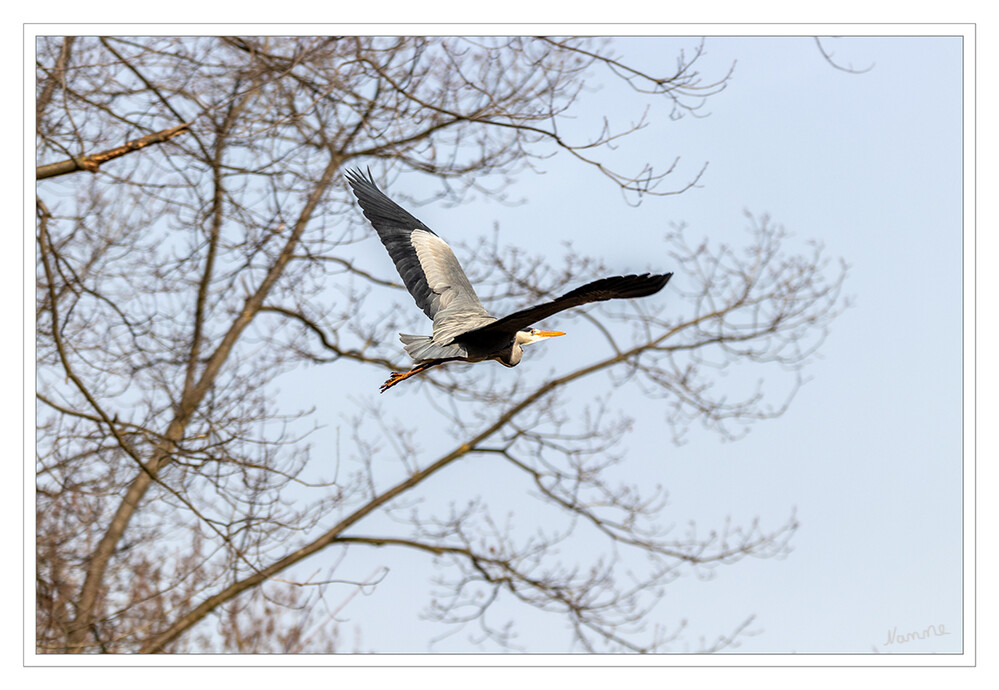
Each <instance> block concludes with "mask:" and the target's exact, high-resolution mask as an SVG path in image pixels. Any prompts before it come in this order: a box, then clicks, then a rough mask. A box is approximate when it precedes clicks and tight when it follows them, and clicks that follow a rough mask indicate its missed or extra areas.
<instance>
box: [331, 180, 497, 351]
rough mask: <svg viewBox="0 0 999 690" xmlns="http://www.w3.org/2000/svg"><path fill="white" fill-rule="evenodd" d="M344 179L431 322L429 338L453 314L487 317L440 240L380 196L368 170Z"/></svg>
mask: <svg viewBox="0 0 999 690" xmlns="http://www.w3.org/2000/svg"><path fill="white" fill-rule="evenodd" d="M346 177H347V181H348V182H350V186H351V188H352V189H353V191H354V196H356V197H357V201H358V203H359V204H360V205H361V209H362V210H363V211H364V215H365V217H367V219H368V220H369V221H371V225H372V226H374V228H375V230H376V231H377V232H378V237H379V238H380V239H381V241H382V244H384V245H385V248H386V249H387V250H388V253H389V256H391V257H392V260H393V261H394V262H395V267H396V270H398V271H399V275H400V276H401V277H402V281H403V283H405V285H406V289H407V290H409V292H410V294H411V295H413V299H415V300H416V304H417V305H418V306H419V307H420V309H422V310H423V312H424V313H425V314H426V315H427V316H428V317H430V318H431V319H433V320H434V335H435V340H436V339H437V338H436V336H437V330H438V328H440V327H444V328H447V327H448V325H449V323H448V322H449V320H450V319H451V318H453V316H455V315H457V314H458V313H462V314H464V313H470V314H475V315H479V316H488V312H486V310H485V308H484V307H483V306H482V303H481V302H480V301H479V298H478V296H477V295H476V294H475V290H474V289H473V288H472V285H471V283H469V282H468V277H467V276H466V275H465V272H464V271H463V270H462V268H461V264H459V263H458V259H457V258H456V257H455V255H454V252H452V251H451V248H450V247H449V246H448V245H447V243H446V242H445V241H444V240H442V239H441V238H440V237H438V236H437V235H436V234H435V233H434V231H433V230H431V229H430V228H428V227H427V226H426V225H424V224H423V223H422V222H420V221H419V220H417V219H416V218H415V217H413V216H412V215H410V214H409V212H407V211H406V210H405V209H403V208H402V207H401V206H399V205H398V204H397V203H395V202H394V201H392V200H391V199H389V198H388V197H387V196H385V194H384V193H383V192H382V190H380V189H379V188H378V186H377V185H376V184H375V181H374V179H373V178H372V177H371V172H370V171H369V172H368V176H367V177H365V176H364V175H363V174H361V173H360V172H359V171H356V170H348V171H347V173H346ZM451 325H452V330H453V324H451Z"/></svg>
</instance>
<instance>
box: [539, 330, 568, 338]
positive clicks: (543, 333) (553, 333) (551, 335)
mask: <svg viewBox="0 0 999 690" xmlns="http://www.w3.org/2000/svg"><path fill="white" fill-rule="evenodd" d="M537 335H540V336H541V337H542V338H554V337H555V336H557V335H565V333H563V332H562V331H538V332H537Z"/></svg>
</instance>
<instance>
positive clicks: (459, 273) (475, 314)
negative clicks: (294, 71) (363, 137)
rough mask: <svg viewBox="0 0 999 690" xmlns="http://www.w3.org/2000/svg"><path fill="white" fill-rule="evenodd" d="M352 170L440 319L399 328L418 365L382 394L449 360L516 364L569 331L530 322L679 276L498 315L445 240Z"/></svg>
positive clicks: (370, 215)
mask: <svg viewBox="0 0 999 690" xmlns="http://www.w3.org/2000/svg"><path fill="white" fill-rule="evenodd" d="M346 177H347V181H348V182H350V186H351V188H352V189H353V191H354V196H356V197H357V201H358V203H359V204H360V205H361V209H362V210H363V211H364V215H365V216H366V217H367V219H368V220H369V221H371V225H373V226H374V228H375V230H376V231H377V232H378V237H379V238H380V239H381V241H382V244H384V245H385V248H386V249H388V253H389V255H390V256H391V257H392V260H393V261H394V262H395V267H396V270H398V271H399V275H400V276H402V281H403V283H405V285H406V289H407V290H409V292H410V294H411V295H413V299H415V300H416V304H417V306H419V307H420V309H422V310H423V312H424V313H425V314H426V315H427V316H428V317H430V319H432V320H433V322H434V331H433V335H430V336H426V335H407V334H400V336H399V338H400V339H401V340H402V343H403V346H404V347H405V349H406V352H407V353H408V354H409V356H410V357H412V358H413V361H414V362H416V366H414V367H413V368H412V369H410V370H409V371H407V372H405V373H393V374H392V376H390V377H389V379H388V380H387V381H386V382H385V383H383V384H382V386H381V392H382V393H384V392H385V391H387V390H388V389H389V388H391V387H392V386H394V385H395V384H397V383H399V382H400V381H404V380H405V379H408V378H409V377H410V376H413V375H415V374H419V373H420V372H423V371H426V370H427V369H429V368H431V367H435V366H438V365H440V364H445V363H446V362H483V361H485V360H488V359H493V360H496V361H497V362H499V363H500V364H502V365H504V366H507V367H515V366H517V364H519V363H520V359H521V357H523V355H524V350H523V348H524V346H525V345H530V344H531V343H536V342H539V341H541V340H546V339H547V338H553V337H555V336H558V335H565V333H562V332H560V331H541V330H538V329H536V328H528V326H531V325H532V324H534V323H537V322H538V321H541V320H542V319H545V318H547V317H549V316H551V315H552V314H557V313H558V312H560V311H564V310H565V309H569V308H571V307H577V306H579V305H581V304H587V303H589V302H600V301H603V300H608V299H630V298H633V297H646V296H648V295H654V294H655V293H657V292H659V291H660V290H662V289H663V286H664V285H666V283H667V282H668V281H669V279H670V278H671V277H672V276H673V274H672V273H662V274H658V275H655V274H648V273H646V274H644V275H627V276H614V277H611V278H602V279H600V280H595V281H593V282H592V283H587V284H586V285H583V286H582V287H578V288H576V289H575V290H572V291H570V292H567V293H566V294H564V295H562V296H561V297H559V298H557V299H554V300H552V301H550V302H545V303H543V304H538V305H536V306H533V307H528V308H527V309H521V310H520V311H517V312H514V313H513V314H510V315H508V316H504V317H503V318H496V317H495V316H493V315H492V314H490V313H489V312H488V311H486V309H485V307H483V306H482V303H481V302H480V301H479V298H478V296H477V295H476V294H475V290H474V289H473V288H472V284H471V283H470V282H469V281H468V276H466V275H465V272H464V271H463V270H462V268H461V265H460V264H459V263H458V259H457V258H455V255H454V252H452V251H451V248H450V247H449V246H448V245H447V243H446V242H445V241H444V240H442V239H441V238H440V237H438V236H437V234H436V233H434V231H433V230H431V229H430V228H428V227H427V226H426V225H424V224H423V223H421V222H420V221H419V220H417V219H416V218H414V217H413V216H412V215H410V214H409V213H408V212H407V211H406V210H405V209H403V208H402V207H401V206H399V205H398V204H396V203H395V202H394V201H392V200H391V199H389V198H388V197H387V196H385V194H384V193H383V192H382V190H380V189H379V188H378V186H377V185H376V184H375V180H374V178H373V177H372V176H371V171H370V170H368V175H367V177H365V176H364V175H363V174H362V173H361V172H360V171H357V170H349V171H347V173H346Z"/></svg>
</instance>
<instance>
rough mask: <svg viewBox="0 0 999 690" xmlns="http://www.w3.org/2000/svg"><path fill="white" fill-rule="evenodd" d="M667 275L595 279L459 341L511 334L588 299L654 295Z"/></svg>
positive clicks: (468, 333) (495, 322)
mask: <svg viewBox="0 0 999 690" xmlns="http://www.w3.org/2000/svg"><path fill="white" fill-rule="evenodd" d="M671 277H673V274H672V273H663V274H660V275H654V274H648V273H646V274H644V275H628V276H613V277H611V278H601V279H600V280H595V281H593V282H592V283H587V284H586V285H583V286H582V287H578V288H576V289H575V290H572V291H570V292H567V293H565V294H564V295H562V296H561V297H558V298H557V299H554V300H552V301H551V302H546V303H544V304H538V305H536V306H533V307H528V308H527V309H521V310H520V311H517V312H514V313H513V314H510V315H509V316H504V317H503V318H502V319H498V320H496V321H494V322H492V323H489V324H486V325H485V326H482V327H480V328H476V329H474V330H470V331H468V332H467V333H465V334H464V335H462V340H466V339H467V340H474V339H475V338H477V337H480V336H481V337H492V336H494V335H498V334H500V333H507V332H508V333H510V335H513V334H514V333H516V332H517V331H519V330H523V329H524V328H526V327H527V326H530V325H531V324H533V323H536V322H538V321H541V320H542V319H545V318H547V317H549V316H551V315H552V314H557V313H558V312H560V311H564V310H566V309H570V308H572V307H578V306H579V305H581V304H587V303H589V302H602V301H604V300H609V299H630V298H633V297H646V296H648V295H654V294H655V293H657V292H659V291H660V290H662V289H663V287H664V286H665V285H666V283H668V282H669V279H670V278H671Z"/></svg>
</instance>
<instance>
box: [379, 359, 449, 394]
mask: <svg viewBox="0 0 999 690" xmlns="http://www.w3.org/2000/svg"><path fill="white" fill-rule="evenodd" d="M446 361H448V360H440V359H436V360H431V361H429V362H422V363H421V364H417V365H416V366H415V367H413V368H412V369H410V370H409V371H407V372H406V373H405V374H400V373H398V372H395V371H393V372H392V375H391V376H389V378H388V381H386V382H385V383H383V384H382V385H381V388H380V390H381V392H382V393H384V392H385V391H387V390H388V389H389V388H391V387H392V386H394V385H395V384H397V383H399V382H400V381H404V380H406V379H408V378H409V377H410V376H412V375H414V374H419V373H420V372H421V371H426V370H427V369H429V368H430V367H435V366H437V365H438V364H443V363H444V362H446Z"/></svg>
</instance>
